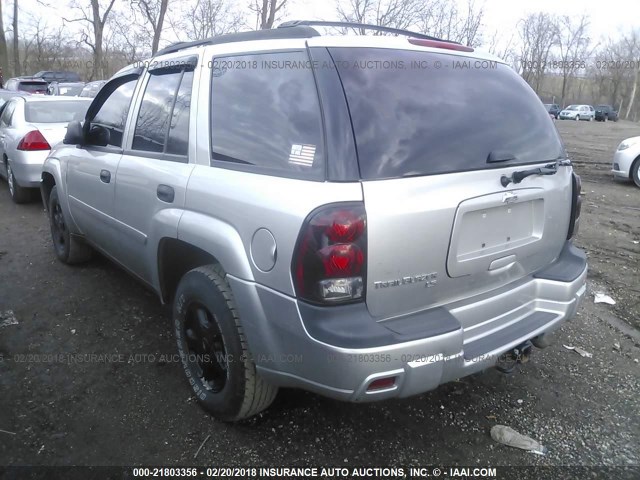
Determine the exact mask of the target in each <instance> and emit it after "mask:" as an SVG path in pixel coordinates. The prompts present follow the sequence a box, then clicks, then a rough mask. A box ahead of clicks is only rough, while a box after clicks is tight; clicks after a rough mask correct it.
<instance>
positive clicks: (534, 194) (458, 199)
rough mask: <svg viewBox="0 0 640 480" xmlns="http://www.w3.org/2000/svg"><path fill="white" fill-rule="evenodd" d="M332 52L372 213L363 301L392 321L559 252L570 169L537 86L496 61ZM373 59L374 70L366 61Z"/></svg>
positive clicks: (528, 269) (513, 275)
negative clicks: (550, 171)
mask: <svg viewBox="0 0 640 480" xmlns="http://www.w3.org/2000/svg"><path fill="white" fill-rule="evenodd" d="M443 52H445V53H435V52H434V51H418V50H392V49H375V48H330V53H331V55H332V57H333V59H334V61H335V63H336V65H337V66H338V67H337V68H338V71H339V73H340V77H341V80H342V83H343V86H344V90H345V94H346V97H347V101H348V104H349V109H350V113H351V120H352V124H353V129H354V134H355V139H356V145H357V150H358V158H359V166H360V174H361V177H362V187H363V192H364V199H365V207H366V212H367V225H368V226H367V230H368V257H367V258H368V265H367V294H366V295H367V306H368V309H369V311H370V312H371V314H372V315H373V316H375V317H378V318H381V319H382V318H388V317H392V316H394V315H400V314H403V313H407V312H412V311H418V310H421V309H424V308H429V307H432V306H437V305H443V304H448V303H451V302H454V301H456V300H460V299H464V298H468V297H470V296H473V295H477V294H481V293H483V292H488V291H490V290H492V289H495V288H498V287H500V286H503V285H505V284H508V283H510V282H514V281H516V280H518V279H520V278H522V277H525V276H527V275H529V274H531V273H532V272H535V271H536V270H538V269H540V268H541V267H543V266H545V265H547V264H548V263H550V262H551V261H553V260H554V258H556V257H557V256H558V254H559V253H560V250H561V249H562V246H563V245H564V242H565V239H566V236H567V230H568V225H569V216H570V207H571V196H570V195H571V188H570V185H571V183H570V169H569V168H567V167H559V168H558V169H557V173H556V174H554V175H548V176H546V175H545V176H529V177H527V178H525V179H524V180H522V182H520V183H517V184H514V183H510V184H509V185H508V186H506V187H504V186H502V184H501V178H502V177H503V176H507V177H510V176H511V175H512V174H513V172H514V171H522V170H526V169H530V168H533V167H540V166H545V165H547V164H549V163H553V164H555V162H556V160H557V159H558V158H559V157H561V156H563V155H564V149H563V147H562V144H561V141H560V138H559V136H558V133H557V131H556V129H555V127H554V125H553V122H552V120H551V119H550V118H549V115H548V113H547V112H546V109H545V108H544V106H543V105H542V103H541V102H540V100H539V99H538V98H537V96H536V95H535V93H534V92H533V91H532V90H531V89H530V88H529V87H528V86H527V85H526V83H525V82H524V81H523V80H522V79H521V78H520V77H519V76H518V75H517V74H516V73H515V72H514V71H513V70H511V69H510V68H509V67H507V66H506V65H503V64H500V63H495V62H493V63H491V62H486V61H476V59H473V58H469V57H463V56H455V55H452V54H449V53H446V51H444V50H443ZM364 67H367V68H364Z"/></svg>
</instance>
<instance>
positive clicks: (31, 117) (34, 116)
mask: <svg viewBox="0 0 640 480" xmlns="http://www.w3.org/2000/svg"><path fill="white" fill-rule="evenodd" d="M89 105H91V102H90V101H86V102H80V101H72V102H56V101H52V102H27V103H26V104H25V107H24V119H25V120H26V121H27V122H33V123H69V122H71V121H73V120H84V116H85V114H86V113H87V109H88V108H89Z"/></svg>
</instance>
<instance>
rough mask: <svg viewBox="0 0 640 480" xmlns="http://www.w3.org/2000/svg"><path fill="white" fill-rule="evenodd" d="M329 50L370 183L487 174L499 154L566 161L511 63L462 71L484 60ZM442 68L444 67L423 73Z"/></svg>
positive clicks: (543, 114) (554, 133)
mask: <svg viewBox="0 0 640 480" xmlns="http://www.w3.org/2000/svg"><path fill="white" fill-rule="evenodd" d="M329 50H330V53H331V56H332V57H333V59H334V62H335V64H336V66H337V69H338V72H339V74H340V78H341V80H342V84H343V86H344V90H345V93H346V97H347V101H348V104H349V110H350V112H351V120H352V124H353V129H354V133H355V138H356V146H357V149H358V158H359V162H360V173H361V176H362V178H364V179H380V178H397V177H403V176H414V175H430V174H436V173H447V172H456V171H468V170H478V169H484V168H488V167H492V166H495V165H492V164H491V163H487V159H488V157H489V156H490V154H492V153H495V152H504V153H507V154H508V155H509V156H511V157H515V160H514V161H510V162H509V163H510V164H513V163H533V162H544V161H550V160H555V159H556V158H558V157H559V156H561V155H562V152H563V148H562V144H561V142H560V138H559V136H558V133H557V131H556V129H555V128H554V126H553V124H552V122H550V121H549V114H548V113H547V111H546V110H545V109H544V108H543V106H542V103H541V102H540V99H539V98H538V97H537V96H536V94H535V93H534V92H533V90H531V88H530V87H529V86H528V85H527V84H526V83H525V82H524V80H522V78H520V77H519V76H518V74H517V73H515V72H514V71H513V70H512V69H511V68H509V67H508V66H506V65H504V64H501V63H496V62H485V64H488V63H491V65H490V66H489V65H485V66H484V67H483V66H480V67H478V68H474V67H472V68H464V69H455V65H458V64H460V62H461V61H463V60H468V61H469V63H470V64H471V65H474V62H476V60H475V59H470V60H469V59H464V58H462V57H458V56H454V55H447V54H439V53H432V52H419V51H411V50H390V49H376V48H331V49H329ZM436 62H439V64H440V65H442V66H443V67H444V68H439V69H429V68H420V67H419V66H420V65H434V64H436ZM456 62H457V63H456ZM476 63H478V62H476ZM412 65H413V66H414V67H413V68H412V67H411V66H412ZM502 165H504V164H502Z"/></svg>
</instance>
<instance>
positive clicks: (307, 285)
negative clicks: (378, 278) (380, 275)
mask: <svg viewBox="0 0 640 480" xmlns="http://www.w3.org/2000/svg"><path fill="white" fill-rule="evenodd" d="M366 257H367V219H366V213H365V209H364V205H362V204H359V203H344V204H332V205H326V206H324V207H320V208H319V209H316V210H315V211H313V212H312V213H311V214H310V215H309V216H308V217H307V219H306V220H305V222H304V224H303V226H302V230H301V231H300V235H299V237H298V243H297V244H296V250H295V252H294V255H293V262H292V271H293V279H294V286H295V289H296V295H297V296H298V298H300V299H302V300H306V301H309V302H313V303H321V304H336V303H345V302H353V301H360V300H364V295H365V284H366V266H367V259H366Z"/></svg>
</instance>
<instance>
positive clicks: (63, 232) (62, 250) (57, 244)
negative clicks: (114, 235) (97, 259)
mask: <svg viewBox="0 0 640 480" xmlns="http://www.w3.org/2000/svg"><path fill="white" fill-rule="evenodd" d="M48 210H49V225H50V227H51V240H52V241H53V249H54V250H55V252H56V256H57V257H58V259H59V260H60V261H61V262H63V263H67V264H74V263H81V262H85V261H87V260H89V259H90V258H91V256H92V254H93V250H92V249H91V247H90V246H89V245H87V244H85V243H83V242H82V241H80V240H79V239H77V238H76V237H74V236H73V235H71V232H69V227H68V222H67V219H66V218H65V216H64V212H63V211H62V207H61V206H60V200H59V198H58V187H55V186H54V187H53V188H52V189H51V194H50V195H49V209H48Z"/></svg>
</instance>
